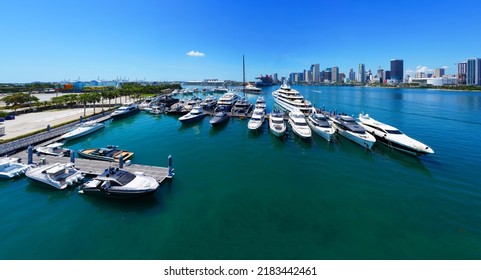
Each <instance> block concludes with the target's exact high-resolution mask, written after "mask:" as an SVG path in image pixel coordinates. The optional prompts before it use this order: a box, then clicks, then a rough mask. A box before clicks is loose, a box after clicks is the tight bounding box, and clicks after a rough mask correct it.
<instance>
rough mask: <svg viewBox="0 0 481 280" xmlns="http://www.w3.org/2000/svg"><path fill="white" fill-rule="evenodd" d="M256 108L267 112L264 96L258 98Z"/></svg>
mask: <svg viewBox="0 0 481 280" xmlns="http://www.w3.org/2000/svg"><path fill="white" fill-rule="evenodd" d="M255 108H256V109H257V108H261V109H264V110H266V108H267V106H266V100H265V99H264V97H263V96H259V97H257V101H256V105H255Z"/></svg>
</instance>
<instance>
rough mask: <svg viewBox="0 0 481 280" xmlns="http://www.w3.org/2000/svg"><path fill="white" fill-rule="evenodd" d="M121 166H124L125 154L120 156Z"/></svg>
mask: <svg viewBox="0 0 481 280" xmlns="http://www.w3.org/2000/svg"><path fill="white" fill-rule="evenodd" d="M119 168H120V169H122V168H124V155H120V157H119Z"/></svg>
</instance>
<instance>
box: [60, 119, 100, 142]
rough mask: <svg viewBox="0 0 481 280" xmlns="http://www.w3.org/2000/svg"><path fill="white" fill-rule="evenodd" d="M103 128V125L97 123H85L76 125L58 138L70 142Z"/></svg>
mask: <svg viewBox="0 0 481 280" xmlns="http://www.w3.org/2000/svg"><path fill="white" fill-rule="evenodd" d="M104 127H105V125H104V124H103V123H100V122H97V121H87V122H83V123H80V124H78V125H76V126H75V127H74V128H73V129H72V130H71V131H69V132H67V133H65V134H64V135H62V136H61V137H60V138H62V139H65V140H70V139H74V138H78V137H81V136H84V135H87V134H89V133H92V132H94V131H97V130H99V129H101V128H104Z"/></svg>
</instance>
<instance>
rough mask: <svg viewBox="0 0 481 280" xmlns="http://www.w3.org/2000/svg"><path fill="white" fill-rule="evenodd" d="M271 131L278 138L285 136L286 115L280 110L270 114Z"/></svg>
mask: <svg viewBox="0 0 481 280" xmlns="http://www.w3.org/2000/svg"><path fill="white" fill-rule="evenodd" d="M269 129H270V131H271V132H272V133H273V134H274V135H275V136H277V137H281V136H282V135H284V133H285V132H286V129H287V125H286V122H285V121H284V115H283V114H282V113H281V112H280V111H279V110H274V111H272V112H271V113H270V114H269Z"/></svg>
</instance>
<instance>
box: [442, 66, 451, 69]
mask: <svg viewBox="0 0 481 280" xmlns="http://www.w3.org/2000/svg"><path fill="white" fill-rule="evenodd" d="M441 68H443V69H448V68H449V67H448V66H443V67H441Z"/></svg>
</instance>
